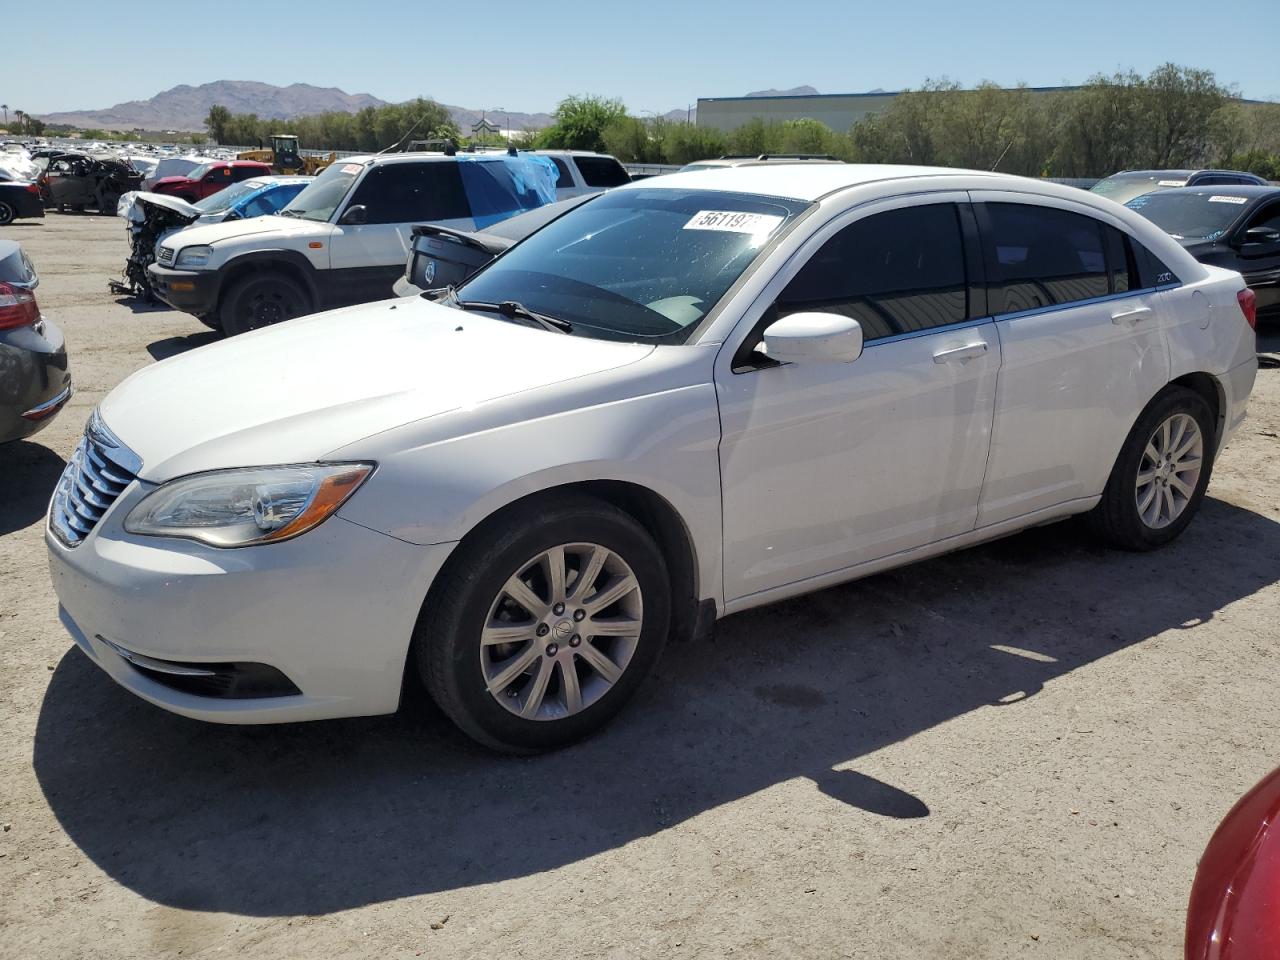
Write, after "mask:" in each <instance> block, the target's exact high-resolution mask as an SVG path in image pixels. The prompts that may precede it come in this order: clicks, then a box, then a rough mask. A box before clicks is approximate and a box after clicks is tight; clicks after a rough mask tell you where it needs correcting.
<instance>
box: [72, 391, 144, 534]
mask: <svg viewBox="0 0 1280 960" xmlns="http://www.w3.org/2000/svg"><path fill="white" fill-rule="evenodd" d="M141 466H142V465H141V464H140V463H139V462H138V459H137V457H136V456H135V455H134V454H133V452H132V451H130V450H129V449H128V448H127V447H125V446H124V445H123V444H121V443H120V441H119V440H117V439H116V438H115V436H114V435H113V434H112V433H111V431H109V430H107V428H106V427H105V426H104V425H103V424H102V421H101V420H100V419H99V418H98V415H97V413H96V412H95V413H94V415H93V416H92V417H91V418H90V419H89V424H88V426H87V427H86V428H85V434H84V437H83V438H82V439H81V440H80V443H79V445H78V446H77V447H76V450H75V453H73V454H72V455H71V459H70V460H68V461H67V466H66V468H65V469H64V470H63V471H62V477H61V478H60V479H59V480H58V486H57V487H56V488H55V489H54V492H53V502H52V503H51V504H50V505H49V526H50V527H51V528H52V530H53V532H54V534H55V535H56V536H57V538H58V539H59V540H61V541H62V542H63V543H65V544H66V545H67V546H69V547H74V546H76V545H77V544H79V543H80V542H81V541H82V540H84V538H85V537H86V536H88V535H89V532H90V531H91V530H93V528H94V527H95V526H97V524H98V521H99V520H101V519H102V515H103V514H104V513H106V512H107V509H108V508H109V507H110V506H111V505H112V504H113V503H115V502H116V498H117V497H119V496H120V494H121V493H123V492H124V489H125V487H127V486H129V484H131V483H132V482H133V481H134V478H135V477H136V476H137V472H138V470H139V469H141Z"/></svg>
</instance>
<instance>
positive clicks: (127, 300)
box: [112, 293, 172, 313]
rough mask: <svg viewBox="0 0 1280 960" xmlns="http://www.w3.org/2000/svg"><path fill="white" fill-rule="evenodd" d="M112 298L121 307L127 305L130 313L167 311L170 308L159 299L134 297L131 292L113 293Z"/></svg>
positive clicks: (170, 308)
mask: <svg viewBox="0 0 1280 960" xmlns="http://www.w3.org/2000/svg"><path fill="white" fill-rule="evenodd" d="M112 300H113V301H114V302H115V303H117V304H119V305H120V306H122V307H128V308H129V310H130V312H132V313H167V312H169V311H170V310H172V307H169V306H168V305H167V304H163V303H161V302H160V301H159V300H148V299H147V298H146V297H141V296H137V297H135V296H134V295H133V294H131V293H121V294H114V295H113V296H112Z"/></svg>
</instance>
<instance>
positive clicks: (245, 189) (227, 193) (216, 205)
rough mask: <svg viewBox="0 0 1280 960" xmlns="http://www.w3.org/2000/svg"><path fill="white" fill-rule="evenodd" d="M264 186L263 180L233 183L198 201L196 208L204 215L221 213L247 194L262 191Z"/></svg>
mask: <svg viewBox="0 0 1280 960" xmlns="http://www.w3.org/2000/svg"><path fill="white" fill-rule="evenodd" d="M262 185H263V184H262V181H261V180H244V181H242V182H240V183H233V184H232V185H231V186H229V187H224V188H223V189H221V190H219V191H218V192H217V193H214V194H211V195H209V196H207V197H205V198H204V199H203V200H197V201H196V203H195V207H196V209H198V210H200V211H201V212H203V213H221V212H222V211H223V210H226V209H227V208H228V207H230V206H231V205H232V204H233V203H235V202H236V201H237V200H239V199H240V198H241V197H243V196H244V195H245V194H247V193H253V191H255V190H258V189H261V187H262Z"/></svg>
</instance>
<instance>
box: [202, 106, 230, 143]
mask: <svg viewBox="0 0 1280 960" xmlns="http://www.w3.org/2000/svg"><path fill="white" fill-rule="evenodd" d="M230 122H231V111H230V110H228V109H227V108H226V107H224V106H222V104H220V103H215V104H214V105H213V106H212V107H210V108H209V115H208V116H207V117H205V118H204V125H205V128H206V129H208V131H209V136H211V137H212V138H213V142H214V143H226V142H227V141H226V135H227V124H228V123H230Z"/></svg>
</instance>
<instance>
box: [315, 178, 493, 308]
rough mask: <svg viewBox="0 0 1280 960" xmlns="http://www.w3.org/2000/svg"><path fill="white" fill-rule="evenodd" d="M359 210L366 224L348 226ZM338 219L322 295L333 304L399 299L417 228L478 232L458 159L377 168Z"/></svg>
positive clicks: (363, 180)
mask: <svg viewBox="0 0 1280 960" xmlns="http://www.w3.org/2000/svg"><path fill="white" fill-rule="evenodd" d="M356 206H362V207H364V208H365V209H364V218H363V219H364V222H363V223H358V224H351V223H348V224H344V223H343V222H342V220H343V217H344V215H345V214H346V211H348V210H350V209H351V208H352V207H356ZM336 219H337V226H336V227H335V228H334V233H333V236H332V238H331V239H330V241H329V243H330V254H329V259H330V264H331V269H330V270H329V271H327V274H326V275H325V276H324V277H323V278H322V282H323V286H324V289H323V290H322V293H323V294H324V298H325V300H326V302H328V303H331V304H341V303H363V302H366V301H369V300H379V299H385V298H387V297H390V296H393V291H392V285H393V284H394V283H395V281H396V279H397V278H398V277H400V276H401V275H402V274H403V273H404V270H405V264H406V263H407V261H408V257H409V251H410V247H411V244H412V241H413V237H412V231H413V227H414V225H416V224H419V223H438V224H441V225H443V226H446V227H453V228H454V229H457V230H467V231H470V230H474V229H475V221H474V219H473V218H472V215H471V206H470V204H469V203H468V201H467V195H466V191H465V190H464V189H463V185H462V175H461V173H460V172H459V170H458V163H457V161H456V160H419V161H416V162H414V161H408V162H403V161H402V162H393V163H384V164H375V165H374V166H372V167H370V168H369V169H367V170H366V171H365V174H364V176H363V178H362V179H361V181H360V183H359V184H357V185H356V188H355V189H354V190H353V191H352V192H351V195H350V196H349V197H348V198H347V201H346V203H345V204H344V206H343V208H342V209H341V210H340V211H339V213H338V216H337V218H336Z"/></svg>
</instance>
